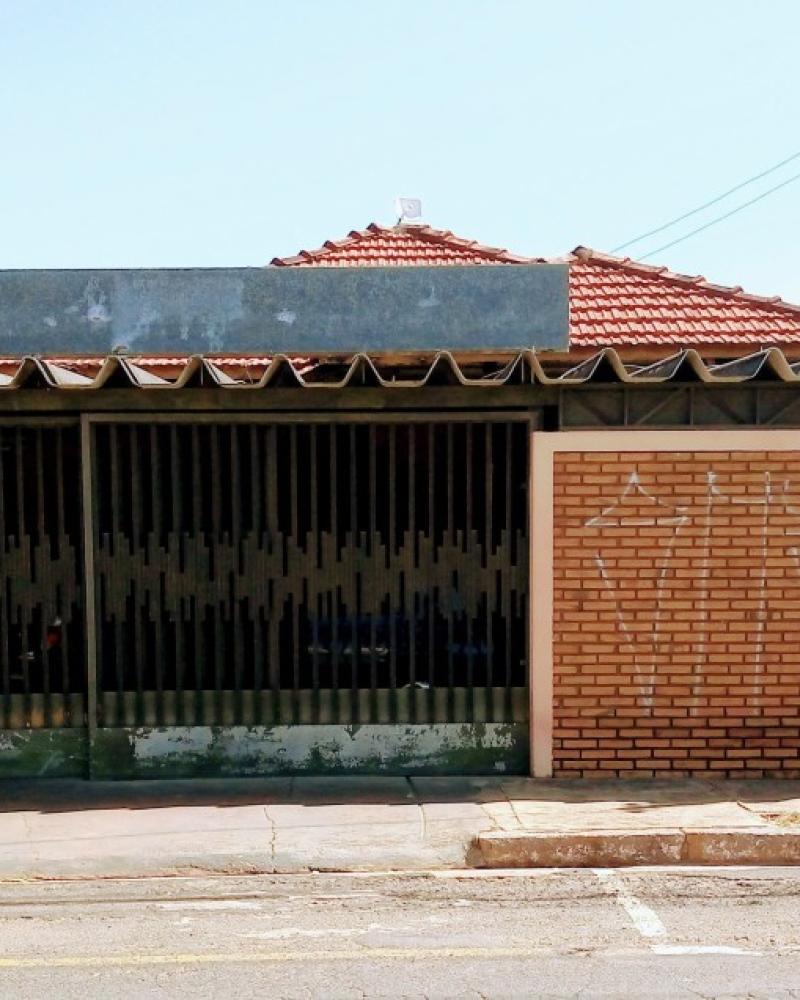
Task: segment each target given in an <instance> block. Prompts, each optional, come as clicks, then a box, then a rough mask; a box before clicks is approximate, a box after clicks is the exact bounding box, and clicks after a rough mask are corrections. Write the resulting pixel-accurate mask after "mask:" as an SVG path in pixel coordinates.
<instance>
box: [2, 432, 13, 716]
mask: <svg viewBox="0 0 800 1000" xmlns="http://www.w3.org/2000/svg"><path fill="white" fill-rule="evenodd" d="M7 447H8V444H7V435H6V432H5V429H4V428H2V427H0V555H2V556H5V555H6V553H7V552H8V528H7V525H6V502H5V492H6V461H5V451H6V448H7ZM0 580H2V585H3V592H2V600H0V637H2V650H1V651H2V678H3V681H2V683H3V690H2V694H3V712H2V716H1V717H2V720H3V728H5V727H7V726H9V725H10V716H11V664H10V662H9V657H10V652H11V651H10V647H9V639H10V636H9V629H10V627H11V608H10V603H9V600H8V594H7V592H8V585H9V581H8V575H7V573H4V574H3V575H2V577H1V578H0Z"/></svg>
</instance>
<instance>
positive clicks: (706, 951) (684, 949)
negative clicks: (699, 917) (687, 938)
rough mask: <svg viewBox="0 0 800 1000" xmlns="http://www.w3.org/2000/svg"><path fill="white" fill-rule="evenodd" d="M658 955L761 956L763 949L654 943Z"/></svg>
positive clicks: (652, 947)
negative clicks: (752, 949)
mask: <svg viewBox="0 0 800 1000" xmlns="http://www.w3.org/2000/svg"><path fill="white" fill-rule="evenodd" d="M650 947H651V949H652V950H653V952H655V954H656V955H749V956H750V957H752V958H761V957H762V956H763V954H764V953H763V951H751V950H750V949H748V948H735V947H734V946H733V945H728V944H652V945H650Z"/></svg>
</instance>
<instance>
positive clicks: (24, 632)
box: [16, 428, 33, 719]
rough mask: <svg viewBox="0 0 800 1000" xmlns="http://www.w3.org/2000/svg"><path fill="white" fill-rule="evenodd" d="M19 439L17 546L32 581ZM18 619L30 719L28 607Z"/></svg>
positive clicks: (19, 437) (20, 610)
mask: <svg viewBox="0 0 800 1000" xmlns="http://www.w3.org/2000/svg"><path fill="white" fill-rule="evenodd" d="M16 438H17V452H16V459H17V525H18V529H17V530H18V533H17V546H18V549H19V553H20V555H21V556H23V562H24V566H25V570H24V579H26V580H28V581H30V580H31V579H32V573H33V567H32V564H31V558H30V556H31V539H30V537H29V536H28V535H27V534H26V532H25V509H26V507H27V506H28V503H27V500H28V498H27V496H26V495H25V473H24V469H23V463H22V456H23V448H24V445H25V440H24V437H23V433H22V430H21V428H17V432H16ZM17 617H18V619H19V627H20V636H21V643H20V667H21V670H22V684H23V693H24V699H23V702H24V709H23V710H24V713H25V718H26V719H28V718H30V711H31V698H30V693H31V685H30V661H29V659H28V650H29V645H30V636H29V635H28V608H27V605H25V606H20V605H17Z"/></svg>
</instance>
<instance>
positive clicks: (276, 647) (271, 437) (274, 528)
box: [264, 424, 283, 721]
mask: <svg viewBox="0 0 800 1000" xmlns="http://www.w3.org/2000/svg"><path fill="white" fill-rule="evenodd" d="M264 468H265V471H266V476H267V552H268V554H269V555H270V556H274V554H275V553H276V552H277V546H278V541H279V530H278V529H279V524H278V473H279V470H280V463H279V461H278V430H277V426H276V425H275V424H271V425H270V426H269V429H268V431H267V454H266V458H265V460H264ZM272 565H274V562H273V563H272ZM282 611H283V608H282V607H281V606H279V605H278V603H277V601H276V599H275V588H274V584H273V581H272V580H270V581H268V601H267V648H268V650H269V654H268V656H269V660H268V663H267V668H268V671H269V679H270V689H271V691H272V712H273V719H274V720H275V721H278V720H279V719H280V688H281V662H280V641H279V639H280V616H281V613H282Z"/></svg>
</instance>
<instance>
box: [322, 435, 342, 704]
mask: <svg viewBox="0 0 800 1000" xmlns="http://www.w3.org/2000/svg"><path fill="white" fill-rule="evenodd" d="M330 435H331V447H330V475H331V538H332V539H333V552H332V560H333V566H332V567H331V568H330V570H329V571H328V573H326V579H325V582H326V584H327V593H326V608H327V616H326V617H327V620H328V623H329V629H330V650H331V712H332V714H333V718H334V719H337V720H338V718H339V706H340V698H339V627H338V615H339V598H338V593H339V591H338V587H337V586H336V580H337V578H339V579H340V578H341V565H342V564H341V560H340V559H339V552H340V548H339V428H338V426H337V425H336V424H331V425H330Z"/></svg>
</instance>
